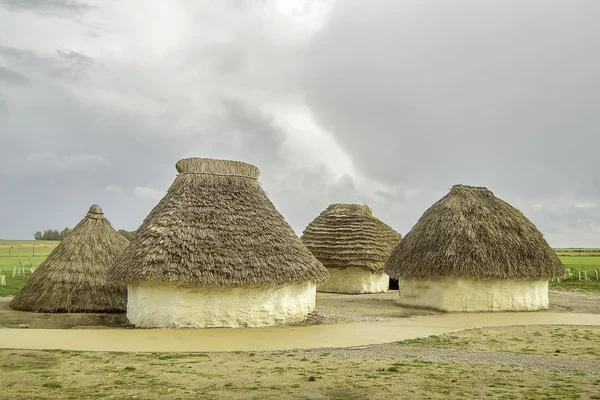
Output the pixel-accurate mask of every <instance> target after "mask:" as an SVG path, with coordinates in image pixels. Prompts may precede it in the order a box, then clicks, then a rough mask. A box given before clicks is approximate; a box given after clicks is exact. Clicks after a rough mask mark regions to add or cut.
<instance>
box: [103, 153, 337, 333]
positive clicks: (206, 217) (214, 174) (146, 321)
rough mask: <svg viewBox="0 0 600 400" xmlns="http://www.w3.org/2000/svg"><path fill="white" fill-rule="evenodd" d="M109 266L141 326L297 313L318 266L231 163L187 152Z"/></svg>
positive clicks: (244, 170)
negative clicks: (122, 281) (160, 196)
mask: <svg viewBox="0 0 600 400" xmlns="http://www.w3.org/2000/svg"><path fill="white" fill-rule="evenodd" d="M176 168H177V171H178V172H179V174H178V175H177V177H176V178H175V181H174V182H173V184H172V185H171V187H170V188H169V190H168V192H167V194H166V196H165V197H164V198H163V199H162V200H161V201H160V202H159V203H158V204H157V205H156V207H154V209H153V210H152V211H151V212H150V214H149V215H148V217H147V218H146V219H145V220H144V222H143V223H142V225H141V226H140V228H139V230H138V233H137V235H136V237H135V238H134V239H133V240H132V241H131V245H130V246H129V247H128V248H127V250H126V251H125V252H124V253H123V254H122V255H121V257H119V259H118V260H117V262H116V263H115V264H114V266H113V274H114V275H115V276H117V277H119V278H122V279H125V280H126V281H127V282H128V306H127V318H128V319H129V321H130V322H131V323H133V324H135V325H136V326H141V327H194V328H204V327H241V326H248V327H258V326H269V325H276V324H281V323H287V322H297V321H301V320H303V319H305V318H306V317H307V315H308V313H309V312H311V311H312V310H313V309H314V307H315V298H316V284H317V283H319V282H321V281H323V280H325V279H327V277H328V274H327V270H326V269H325V268H324V267H323V266H322V265H321V263H319V262H318V261H317V259H316V258H315V257H314V256H313V255H312V254H311V253H310V251H308V249H307V248H306V247H305V246H304V245H303V244H302V242H301V241H300V240H299V239H298V237H297V236H296V234H295V233H294V231H293V230H292V228H291V227H290V226H289V225H288V223H287V222H286V221H285V220H284V219H283V217H282V216H281V214H279V212H278V211H277V210H276V209H275V207H274V206H273V204H272V203H271V201H270V200H269V198H268V197H267V195H266V193H265V192H264V191H263V189H262V188H261V186H260V184H259V183H258V175H259V170H258V168H256V167H255V166H253V165H250V164H246V163H243V162H238V161H226V160H211V159H203V158H188V159H183V160H180V161H179V162H177V164H176Z"/></svg>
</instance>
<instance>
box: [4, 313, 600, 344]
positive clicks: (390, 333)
mask: <svg viewBox="0 0 600 400" xmlns="http://www.w3.org/2000/svg"><path fill="white" fill-rule="evenodd" d="M511 325H590V326H600V315H599V314H561V313H547V312H544V313H477V314H440V315H432V316H421V317H410V318H401V319H396V320H393V321H383V322H359V323H348V324H331V325H313V326H290V327H278V328H244V329H190V330H178V329H173V330H169V329H0V347H1V348H5V349H64V350H83V351H132V352H219V351H263V350H292V349H309V348H325V347H351V346H362V345H372V344H381V343H389V342H393V341H399V340H406V339H414V338H420V337H425V336H430V335H440V334H443V333H447V332H453V331H457V330H461V329H471V328H476V327H484V326H511Z"/></svg>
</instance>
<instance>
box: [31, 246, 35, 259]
mask: <svg viewBox="0 0 600 400" xmlns="http://www.w3.org/2000/svg"><path fill="white" fill-rule="evenodd" d="M31 250H33V257H35V247H34V248H32V249H31Z"/></svg>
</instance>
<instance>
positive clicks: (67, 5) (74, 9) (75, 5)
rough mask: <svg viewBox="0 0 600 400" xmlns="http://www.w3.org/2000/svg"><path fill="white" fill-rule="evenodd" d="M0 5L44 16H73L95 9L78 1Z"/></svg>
mask: <svg viewBox="0 0 600 400" xmlns="http://www.w3.org/2000/svg"><path fill="white" fill-rule="evenodd" d="M0 5H1V6H3V7H5V8H6V9H8V10H11V11H35V12H39V13H42V14H58V15H65V14H66V15H67V16H68V15H73V14H81V13H84V12H86V11H89V10H91V9H92V8H93V7H92V6H91V5H90V4H88V3H85V2H82V1H76V0H0Z"/></svg>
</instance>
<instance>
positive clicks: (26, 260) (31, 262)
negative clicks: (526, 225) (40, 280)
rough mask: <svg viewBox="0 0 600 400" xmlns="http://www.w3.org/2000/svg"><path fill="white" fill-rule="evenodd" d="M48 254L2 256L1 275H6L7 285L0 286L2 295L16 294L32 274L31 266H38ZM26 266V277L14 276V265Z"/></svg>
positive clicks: (0, 295)
mask: <svg viewBox="0 0 600 400" xmlns="http://www.w3.org/2000/svg"><path fill="white" fill-rule="evenodd" d="M46 257H47V255H44V256H39V257H0V275H3V274H4V275H6V286H0V297H2V296H14V295H15V294H17V293H19V291H20V290H21V289H22V288H23V286H25V281H26V280H27V278H28V277H29V275H31V273H30V272H29V268H32V267H33V268H37V267H38V265H40V264H41V263H42V261H44V260H45V259H46ZM21 266H22V267H24V268H25V277H23V276H15V277H14V278H13V276H12V273H13V267H21Z"/></svg>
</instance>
